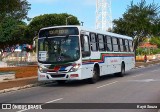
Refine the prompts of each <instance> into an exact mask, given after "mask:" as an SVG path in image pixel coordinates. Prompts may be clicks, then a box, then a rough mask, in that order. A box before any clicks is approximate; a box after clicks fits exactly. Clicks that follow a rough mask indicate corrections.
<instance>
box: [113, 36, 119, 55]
mask: <svg viewBox="0 0 160 112" xmlns="http://www.w3.org/2000/svg"><path fill="white" fill-rule="evenodd" d="M112 41H113V51H115V52H118V51H119V47H118V41H117V38H115V37H113V38H112Z"/></svg>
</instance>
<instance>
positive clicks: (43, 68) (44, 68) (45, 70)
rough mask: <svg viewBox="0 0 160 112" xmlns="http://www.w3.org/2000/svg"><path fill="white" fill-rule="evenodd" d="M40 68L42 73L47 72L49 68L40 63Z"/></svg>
mask: <svg viewBox="0 0 160 112" xmlns="http://www.w3.org/2000/svg"><path fill="white" fill-rule="evenodd" d="M38 68H39V71H40V72H41V73H46V72H47V68H46V67H44V66H42V65H39V66H38Z"/></svg>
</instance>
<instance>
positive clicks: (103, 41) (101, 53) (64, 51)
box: [38, 26, 135, 83]
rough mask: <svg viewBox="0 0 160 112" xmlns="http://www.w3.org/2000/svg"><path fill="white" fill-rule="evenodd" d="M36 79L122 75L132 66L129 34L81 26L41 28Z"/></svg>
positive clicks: (81, 78) (75, 78) (73, 78)
mask: <svg viewBox="0 0 160 112" xmlns="http://www.w3.org/2000/svg"><path fill="white" fill-rule="evenodd" d="M38 66H39V67H38V68H39V69H38V80H39V81H51V80H55V81H57V82H59V83H64V82H65V81H66V80H83V79H88V80H89V81H90V82H91V83H95V82H96V81H97V80H98V79H99V77H100V76H103V75H107V74H113V73H114V74H115V75H117V76H123V75H124V74H125V71H127V70H130V69H132V68H133V67H134V66H135V56H134V52H133V39H132V37H128V36H124V35H119V34H115V33H110V32H102V31H96V30H90V29H86V28H84V27H82V26H54V27H47V28H42V29H41V30H40V31H39V36H38Z"/></svg>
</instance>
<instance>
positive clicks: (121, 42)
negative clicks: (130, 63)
mask: <svg viewBox="0 0 160 112" xmlns="http://www.w3.org/2000/svg"><path fill="white" fill-rule="evenodd" d="M119 44H120V49H121V52H124V47H123V40H122V39H119Z"/></svg>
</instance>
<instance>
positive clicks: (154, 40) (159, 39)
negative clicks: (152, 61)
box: [150, 37, 160, 48]
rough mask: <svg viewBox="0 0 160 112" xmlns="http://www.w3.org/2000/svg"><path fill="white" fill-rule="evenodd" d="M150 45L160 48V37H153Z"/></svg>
mask: <svg viewBox="0 0 160 112" xmlns="http://www.w3.org/2000/svg"><path fill="white" fill-rule="evenodd" d="M150 43H151V44H153V45H157V46H158V48H160V37H152V38H151V39H150Z"/></svg>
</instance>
